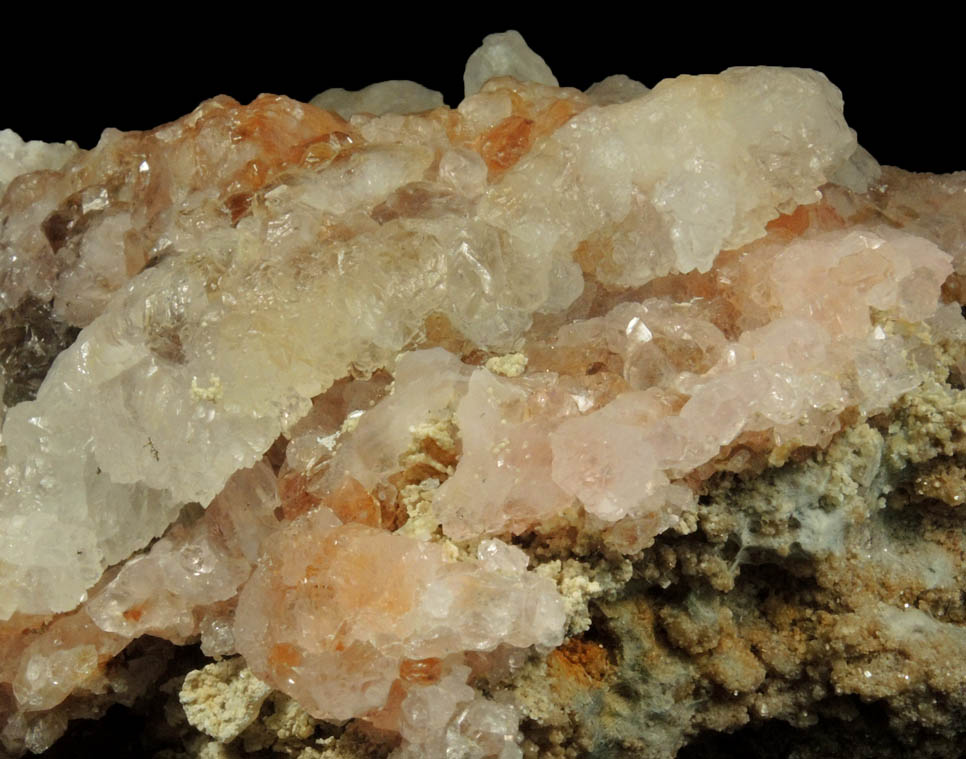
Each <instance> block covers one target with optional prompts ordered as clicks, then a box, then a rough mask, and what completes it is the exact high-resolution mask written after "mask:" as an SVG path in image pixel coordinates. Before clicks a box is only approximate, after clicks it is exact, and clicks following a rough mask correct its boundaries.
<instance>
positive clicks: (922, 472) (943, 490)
mask: <svg viewBox="0 0 966 759" xmlns="http://www.w3.org/2000/svg"><path fill="white" fill-rule="evenodd" d="M914 488H915V494H916V495H917V496H921V497H923V498H933V499H936V500H939V501H942V502H943V503H944V504H946V505H947V506H952V507H957V506H962V505H963V503H966V466H963V465H962V464H961V463H959V462H958V461H957V459H950V458H943V459H937V460H935V461H931V462H929V463H928V464H927V465H925V466H922V467H920V468H919V472H918V473H917V474H916V478H915V483H914Z"/></svg>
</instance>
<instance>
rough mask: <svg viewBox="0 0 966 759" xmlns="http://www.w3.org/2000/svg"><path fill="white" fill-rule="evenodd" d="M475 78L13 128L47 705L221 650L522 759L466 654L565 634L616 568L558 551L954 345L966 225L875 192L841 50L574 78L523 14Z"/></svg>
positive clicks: (901, 384)
mask: <svg viewBox="0 0 966 759" xmlns="http://www.w3.org/2000/svg"><path fill="white" fill-rule="evenodd" d="M508 75H509V76H508ZM512 77H516V78H512ZM465 81H466V88H467V98H466V99H465V100H464V101H463V102H462V103H461V104H460V105H459V106H458V107H457V108H454V109H448V108H446V107H445V106H443V105H442V100H441V97H439V96H438V93H432V92H431V91H428V90H426V89H425V88H421V87H419V86H418V85H415V84H414V83H411V82H393V83H383V84H382V85H374V86H373V87H371V88H367V89H366V90H364V91H361V92H359V93H347V92H345V91H344V90H342V91H334V90H330V91H327V92H325V93H322V95H320V96H319V97H318V98H316V99H315V100H314V101H313V104H309V105H306V104H301V103H297V102H295V101H292V100H289V99H288V98H284V97H276V96H269V95H263V96H260V97H259V98H258V99H257V100H255V101H254V102H253V103H251V104H250V105H247V106H243V105H240V104H238V103H237V102H235V101H233V100H231V99H230V98H226V97H219V98H216V99H214V100H210V101H207V102H205V103H203V104H202V105H200V106H199V107H198V109H196V110H195V111H194V112H193V113H192V114H189V115H188V116H186V117H184V118H183V119H180V120H178V121H176V122H173V123H171V124H168V125H165V126H162V127H159V128H158V129H155V130H153V131H150V132H144V133H131V134H122V133H120V132H115V131H110V130H109V131H108V132H106V133H105V136H104V138H103V140H102V141H101V143H100V144H99V145H98V146H97V147H96V148H95V149H94V150H92V151H77V150H76V147H71V146H45V145H37V144H34V143H27V144H24V143H22V141H20V140H19V138H18V137H16V135H13V134H12V133H8V132H0V189H2V188H3V187H5V188H6V194H5V195H3V196H2V202H0V204H2V209H0V210H2V212H3V218H4V219H6V220H7V221H5V222H4V225H3V226H0V282H2V283H3V285H4V286H3V288H2V290H0V308H2V309H3V314H2V315H0V318H8V321H10V323H11V324H14V326H15V327H17V328H20V327H21V326H22V325H23V324H27V323H28V317H29V315H30V314H31V313H34V311H36V310H37V309H36V308H34V309H33V310H31V308H33V305H32V304H42V307H41V306H37V308H41V310H42V311H43V319H48V318H49V320H50V321H51V322H52V324H53V325H54V327H52V328H51V330H50V336H48V337H45V338H43V340H41V341H40V342H41V343H42V344H40V345H39V347H38V346H37V345H35V346H33V347H34V348H36V350H35V351H34V353H32V354H30V355H31V356H34V355H36V356H39V357H40V358H37V359H36V360H35V361H34V363H35V364H38V365H39V364H43V365H44V366H43V367H42V369H41V370H40V372H39V373H40V374H43V373H44V370H45V369H46V364H47V363H50V362H51V361H52V363H50V366H49V371H47V372H46V379H45V380H44V382H43V384H42V385H41V386H40V387H39V390H37V389H36V388H35V387H34V386H33V385H30V384H29V382H28V378H29V377H33V375H32V374H30V372H28V371H27V370H28V369H30V368H31V367H30V366H29V365H28V364H29V362H27V361H26V360H19V358H18V360H19V363H17V361H15V360H14V358H11V357H20V358H22V357H23V356H25V355H26V354H25V353H24V352H23V351H24V350H25V348H24V346H25V345H27V342H26V338H24V339H23V340H21V339H20V338H16V340H15V339H14V338H11V341H12V342H11V346H12V347H11V348H9V349H7V348H4V345H5V344H4V345H0V349H4V350H6V351H7V352H6V353H5V354H3V356H5V358H4V360H3V362H2V363H0V365H2V366H3V367H4V375H3V379H4V382H5V383H6V384H7V388H5V390H6V391H9V392H5V395H4V397H9V398H13V397H17V398H18V399H19V398H20V397H21V396H22V397H29V396H30V395H32V394H33V392H34V391H36V397H35V398H32V399H29V400H24V401H23V402H21V403H17V404H16V405H13V406H11V407H10V408H6V407H3V409H4V410H5V421H4V424H3V428H2V444H3V449H2V451H0V455H2V457H3V458H2V465H3V468H2V474H0V498H2V501H0V504H2V505H0V535H2V536H3V538H2V541H0V618H2V619H6V620H9V621H8V622H5V623H3V625H6V627H2V626H0V653H2V654H3V656H4V658H5V660H6V661H7V662H9V663H7V664H5V665H3V666H2V667H0V681H2V682H6V683H12V690H13V697H14V699H15V701H16V705H17V709H20V710H33V711H37V710H44V709H50V708H52V707H54V706H56V705H57V704H58V703H60V702H61V701H63V699H64V698H66V696H67V695H69V694H70V693H71V692H72V691H74V690H75V689H77V688H85V689H87V690H91V691H92V692H93V691H95V690H96V689H98V688H102V689H103V678H104V665H105V664H106V662H108V661H109V660H110V659H111V658H112V657H113V656H115V655H116V654H117V653H118V652H119V651H120V650H121V649H123V647H124V646H125V645H126V644H127V643H128V642H129V641H130V640H132V639H135V638H137V637H139V636H141V635H154V636H158V637H163V638H166V639H168V640H171V641H173V642H176V643H179V644H182V643H185V642H189V641H193V640H196V639H200V641H201V645H202V650H203V651H204V652H205V653H207V654H209V655H218V656H221V655H230V654H235V653H240V654H241V655H243V657H244V659H245V661H246V662H247V666H248V667H249V668H250V670H251V672H252V673H254V675H255V676H257V677H258V678H260V679H262V680H264V681H265V682H266V683H268V684H269V685H271V686H272V687H274V688H277V689H280V690H282V691H284V692H286V693H288V694H289V695H291V696H294V697H295V698H296V699H297V701H298V702H299V703H300V704H301V705H302V707H303V708H304V709H305V710H307V711H308V712H309V713H310V714H311V715H313V716H315V717H317V718H320V719H328V720H334V721H342V720H349V719H356V718H358V719H365V720H368V721H369V722H371V723H372V724H373V725H376V726H377V727H381V728H383V729H388V730H391V731H395V732H397V733H399V734H400V735H401V736H402V741H403V742H402V745H401V747H400V748H399V749H398V753H397V754H396V756H399V757H406V756H413V757H415V756H440V757H443V756H451V755H457V754H458V755H460V756H478V757H480V758H481V759H482V757H489V756H499V757H504V758H508V757H511V756H520V755H521V754H520V748H519V746H518V745H517V736H518V724H519V720H520V716H521V715H520V711H519V709H518V707H517V706H516V705H514V704H513V703H510V702H507V703H501V702H497V701H495V700H494V699H492V698H489V697H487V696H484V695H483V694H482V693H481V692H480V691H479V690H475V689H474V688H472V687H470V686H469V685H468V682H474V681H475V679H476V678H479V677H480V676H481V672H482V671H483V670H486V669H487V668H491V669H492V670H494V671H496V670H500V671H504V670H505V671H506V672H510V671H512V670H513V669H514V668H518V667H519V661H518V659H519V657H520V655H521V652H525V651H528V650H532V649H536V650H541V651H546V650H549V649H551V648H553V647H555V646H558V645H560V644H561V642H562V641H563V640H564V637H565V635H566V634H567V633H568V631H574V630H578V629H580V625H581V623H580V622H579V621H576V620H577V618H578V617H579V615H580V614H583V615H585V616H586V594H587V593H590V591H589V590H586V588H588V587H591V586H592V583H591V582H590V581H586V582H585V583H584V586H583V587H584V590H580V591H579V592H578V590H575V588H576V587H577V585H576V584H575V583H573V582H571V583H570V585H569V586H566V584H565V582H564V581H563V580H560V578H561V577H563V575H562V574H560V560H559V558H558V559H554V560H555V561H556V562H557V563H556V565H553V561H551V560H549V559H548V556H547V555H541V554H539V553H538V552H537V551H535V550H534V551H531V552H530V553H529V554H528V553H527V552H526V551H525V550H524V549H528V548H529V546H530V545H531V544H536V543H538V542H540V541H543V542H544V543H546V545H549V546H552V547H553V550H554V551H558V552H559V554H560V555H561V556H564V557H566V556H568V555H569V552H579V551H584V552H585V553H586V552H589V551H591V550H593V551H597V552H599V553H600V554H601V555H606V556H608V557H610V559H612V560H613V561H618V560H621V561H622V560H623V557H633V556H638V555H639V554H640V552H641V551H642V550H643V549H645V548H647V547H648V546H649V545H650V544H651V543H652V542H653V540H654V538H655V536H657V535H659V534H660V533H661V532H663V531H665V530H667V529H669V528H671V527H675V526H676V527H681V526H682V525H683V524H684V523H685V521H686V519H687V518H688V515H691V516H692V517H693V512H694V509H695V505H696V499H697V495H698V493H699V491H700V489H701V487H702V483H704V482H705V481H707V480H708V478H709V477H711V475H712V474H714V473H715V472H720V471H738V472H740V471H743V470H745V469H747V468H749V467H751V465H752V463H754V462H755V461H758V462H760V461H767V462H770V463H773V464H776V463H777V464H780V463H783V462H784V461H785V460H786V459H787V458H788V456H789V454H790V453H791V452H793V451H795V450H796V449H802V448H806V447H823V446H826V445H828V443H829V441H830V440H831V439H832V437H833V436H834V435H835V434H836V433H837V432H838V431H839V430H841V429H842V426H843V424H844V423H847V420H849V419H852V420H854V419H859V418H865V417H867V416H869V415H871V414H874V413H877V412H881V411H884V410H885V409H887V408H888V407H889V406H890V404H892V403H893V402H895V401H896V399H898V398H899V397H900V396H901V395H902V394H903V393H906V392H908V391H910V390H913V389H914V388H916V387H917V386H918V385H919V384H920V383H922V382H923V377H925V376H926V375H928V373H929V372H930V371H932V370H933V369H934V367H933V365H932V364H930V363H929V362H930V361H932V360H933V359H930V358H929V356H931V355H932V354H931V353H930V352H929V350H928V349H929V347H930V346H932V345H933V344H934V343H935V341H936V340H939V339H940V338H941V336H946V337H948V336H949V335H961V334H962V331H963V324H962V322H963V320H962V317H961V316H959V315H958V314H957V313H955V308H952V307H951V306H943V307H940V296H941V292H942V288H943V286H944V283H945V285H946V286H947V289H948V287H949V282H950V275H951V274H952V273H953V271H954V264H955V268H956V270H957V271H960V272H961V270H962V269H963V260H964V258H963V254H962V251H963V249H966V247H964V246H963V245H961V244H960V242H961V241H959V238H958V237H956V233H955V232H950V231H949V225H948V224H943V223H941V222H935V223H930V222H929V221H928V220H926V219H924V218H923V215H922V214H919V213H912V212H910V211H909V208H910V207H911V206H909V205H902V204H900V203H894V204H893V205H890V202H891V201H890V200H889V199H888V198H885V199H883V198H882V197H877V196H876V194H875V191H873V192H871V193H870V192H867V191H868V184H869V182H870V180H872V179H873V178H874V177H875V176H877V175H878V172H879V167H878V166H877V165H876V164H875V162H874V161H873V160H872V159H871V158H870V157H868V155H867V154H864V153H863V152H862V151H861V149H859V148H858V146H857V143H856V139H855V135H854V133H853V132H852V130H850V129H849V128H848V126H847V125H846V123H845V121H844V119H843V117H842V100H841V96H840V93H839V92H838V90H836V89H835V88H834V87H833V86H832V85H831V84H830V83H829V82H828V81H827V80H826V79H825V78H824V77H823V76H822V75H820V74H817V73H815V72H812V71H806V70H798V69H775V68H739V69H730V70H728V71H726V72H724V73H722V74H720V75H718V76H704V77H680V78H678V79H674V80H668V81H665V82H661V83H660V84H658V85H657V86H656V87H655V88H654V89H653V90H648V89H647V88H646V87H644V86H643V85H641V84H639V83H637V82H634V81H632V80H630V79H627V78H626V77H611V78H609V79H607V80H605V81H604V82H602V83H600V84H598V85H595V86H594V87H592V88H591V89H590V90H588V91H587V92H586V93H582V92H579V91H576V90H572V89H566V88H560V87H558V86H557V81H556V79H554V78H553V75H552V74H551V73H550V71H549V69H548V68H547V66H546V64H545V63H544V62H543V60H542V59H540V58H539V56H536V55H535V54H534V53H533V52H532V51H530V50H529V49H528V48H526V46H525V44H524V43H523V41H522V38H521V37H520V36H519V35H518V34H516V33H508V34H507V35H494V36H493V37H491V38H488V39H487V41H486V43H485V44H484V46H483V48H481V49H480V50H479V51H477V53H475V54H474V56H473V57H472V58H471V59H470V63H469V65H468V67H467V73H466V79H465ZM325 109H328V110H325ZM413 111H418V112H419V113H413ZM33 172H35V173H33ZM908 181H910V182H912V181H913V180H908ZM917 192H918V190H917ZM924 192H925V191H924ZM947 195H948V193H947ZM936 203H938V201H935V202H934V203H933V205H935V204H936ZM893 206H895V207H893ZM874 209H881V210H874ZM903 214H905V216H903ZM930 218H931V217H930ZM900 227H906V228H905V229H901V228H900ZM960 231H961V230H960ZM937 240H939V241H941V242H943V243H944V245H945V246H946V248H947V249H948V250H949V252H951V253H954V254H955V255H956V258H955V260H954V259H953V257H952V256H950V255H949V254H948V253H947V252H944V251H943V250H941V249H940V248H939V247H937V246H936V244H935V242H936V241H937ZM44 309H46V310H44ZM937 309H938V311H937ZM38 313H39V312H38ZM29 318H34V320H35V321H36V320H38V319H40V318H41V317H39V316H36V314H34V316H33V317H29ZM18 320H19V321H18ZM77 330H80V331H79V334H77V336H76V340H74V342H73V343H72V344H70V345H69V347H66V348H64V349H63V350H61V348H63V346H64V345H66V344H68V343H70V341H71V339H72V338H73V336H74V335H75V334H76V333H77ZM28 331H29V330H26V328H24V334H26V332H28ZM11 334H14V336H15V337H16V335H17V334H19V333H15V332H11ZM4 339H6V338H4ZM943 339H946V338H943ZM960 339H961V338H960ZM17 340H20V342H17ZM51 346H55V347H51ZM17 351H19V353H17ZM58 353H59V355H57V357H56V359H55V360H54V359H52V358H51V357H52V356H53V355H55V354H58ZM10 367H18V368H17V371H14V370H13V369H11V368H10ZM34 369H36V367H34ZM37 373H38V372H37V371H34V374H37ZM31 381H32V380H31ZM35 384H36V383H35ZM10 388H14V390H16V393H13V392H12V391H11V390H10ZM17 394H20V395H17ZM199 505H200V506H199ZM200 507H206V509H207V510H204V511H203V510H202V509H201V508H200ZM682 529H683V528H682ZM162 534H163V535H164V537H161V538H160V539H159V540H157V541H155V542H154V543H153V544H151V541H152V540H154V539H155V538H158V537H159V536H161V535H162ZM149 544H150V547H148V546H149ZM588 545H590V546H593V548H592V549H588V548H587V546H588ZM142 549H144V550H143V552H141V553H138V552H139V551H142ZM549 550H550V549H546V550H545V554H546V551H549ZM551 555H552V551H551ZM112 565H116V566H113V568H111V569H108V567H112ZM554 566H556V569H554ZM555 571H556V572H557V576H556V577H557V579H558V580H559V582H555V581H554V579H553V578H554V577H555V575H554V572H555ZM625 581H626V578H625ZM568 582H569V581H568ZM566 587H569V588H570V590H569V591H567V590H566ZM596 587H598V589H599V587H600V586H599V585H598V586H596ZM581 594H583V595H581ZM575 599H576V600H575ZM581 604H582V605H583V610H582V611H581V610H580V608H579V607H580V606H581ZM54 614H61V616H59V617H57V618H56V619H55V620H54V621H53V622H52V623H51V624H50V625H49V626H48V627H46V628H44V629H43V631H42V632H41V629H40V628H41V626H42V625H43V624H45V623H46V621H48V620H49V619H50V618H51V615H54ZM27 615H37V616H36V617H30V616H27ZM487 657H489V658H487ZM483 661H485V662H486V666H483V665H481V664H480V662H483ZM260 693H261V692H260ZM264 697H265V694H264V693H261V695H260V698H262V699H264ZM258 703H259V704H260V703H261V701H259V702H258ZM250 711H251V714H252V716H251V717H250V719H254V718H255V715H257V713H258V709H257V708H254V709H252V710H250ZM18 713H19V712H18ZM246 713H247V712H246ZM11 740H12V739H11ZM420 752H422V753H420Z"/></svg>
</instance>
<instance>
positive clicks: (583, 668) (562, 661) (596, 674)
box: [547, 637, 613, 695]
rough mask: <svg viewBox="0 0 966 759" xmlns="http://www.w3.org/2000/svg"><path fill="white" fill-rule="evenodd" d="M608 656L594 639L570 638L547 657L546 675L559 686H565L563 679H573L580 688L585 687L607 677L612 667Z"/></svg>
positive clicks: (605, 650)
mask: <svg viewBox="0 0 966 759" xmlns="http://www.w3.org/2000/svg"><path fill="white" fill-rule="evenodd" d="M610 656H611V654H610V653H609V652H608V651H607V649H606V648H604V646H602V645H601V644H600V643H597V642H596V641H588V640H584V639H583V638H581V637H574V638H570V639H568V640H566V641H564V644H563V645H562V646H560V648H557V649H555V650H554V651H553V652H552V653H551V654H550V656H549V657H548V659H547V676H548V677H550V678H552V679H554V680H556V681H558V683H559V687H560V688H564V687H565V686H564V685H563V683H564V682H565V681H574V682H576V683H577V684H578V685H579V686H580V687H581V688H587V687H590V686H593V685H596V684H599V683H601V682H603V681H604V680H606V679H607V676H608V675H609V673H610V672H611V670H612V669H613V662H611V660H610ZM561 695H562V694H561Z"/></svg>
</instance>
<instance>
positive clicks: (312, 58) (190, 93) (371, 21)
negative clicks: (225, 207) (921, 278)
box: [0, 4, 966, 172]
mask: <svg viewBox="0 0 966 759" xmlns="http://www.w3.org/2000/svg"><path fill="white" fill-rule="evenodd" d="M606 5H607V6H609V4H606ZM216 8H217V17H211V16H208V17H205V18H204V19H202V18H201V17H200V16H199V14H198V13H196V12H195V11H193V10H191V11H188V10H180V11H174V10H167V9H166V7H164V8H162V7H160V6H156V7H155V8H154V10H155V13H154V14H153V15H152V16H150V17H145V19H144V20H129V19H128V18H127V17H118V19H119V21H120V25H119V26H116V27H114V26H111V25H110V24H109V23H107V22H106V21H104V22H103V23H102V21H101V20H100V19H97V18H92V17H89V16H87V17H81V16H78V17H76V18H71V17H70V16H69V14H68V15H67V16H64V15H63V14H61V15H60V16H59V17H58V20H57V24H56V28H50V27H49V26H44V24H43V23H41V22H40V21H39V20H38V19H36V18H34V19H31V20H29V21H26V20H25V21H23V22H12V23H10V25H9V28H8V30H7V32H8V34H9V39H13V40H16V39H21V41H22V43H23V44H25V45H27V47H25V48H24V49H25V50H29V54H26V55H20V54H19V52H14V53H13V54H11V51H12V50H17V49H16V48H15V47H8V48H7V54H6V57H7V62H6V68H7V70H6V72H5V73H4V74H3V82H4V84H3V90H4V92H3V97H2V99H0V128H4V127H9V128H13V129H14V130H15V131H17V132H18V133H19V134H20V135H21V136H22V137H24V138H25V139H42V140H47V141H60V140H66V139H73V140H75V141H77V142H78V143H79V144H80V145H81V147H92V146H93V145H94V144H95V142H96V141H97V138H98V135H99V134H100V132H101V130H102V129H103V128H104V127H107V126H113V127H117V128H120V129H147V128H151V127H154V126H157V125H158V124H161V123H164V122H166V121H171V120H173V119H175V118H178V117H179V116H181V115H183V114H185V113H187V112H189V111H190V110H191V109H193V108H194V107H195V106H196V105H197V104H198V103H199V102H201V101H202V100H203V99H205V98H207V97H210V96H212V95H215V94H218V93H225V94H228V95H231V96H233V97H235V98H237V99H239V100H241V101H243V102H247V101H249V100H251V99H252V98H253V97H255V96H256V95H257V94H259V93H260V92H273V93H277V94H285V95H290V96H292V97H295V98H297V99H303V100H307V99H309V98H311V97H312V96H313V95H315V94H316V93H318V92H320V91H321V90H323V89H325V88H327V87H346V88H347V89H357V88H359V87H363V86H365V85H367V84H371V83H372V82H375V81H381V80H384V79H413V80H415V81H418V82H420V83H421V84H424V85H426V86H428V87H431V88H433V89H438V90H441V91H442V92H443V94H444V96H445V98H446V101H447V103H448V104H450V105H455V104H456V103H458V102H459V100H460V98H461V97H462V73H463V66H464V64H465V61H466V58H467V56H468V55H469V54H470V53H471V52H472V51H473V50H474V49H475V48H476V47H477V46H478V45H479V43H480V41H481V39H482V37H483V36H484V35H485V34H487V33H490V32H495V31H505V30H506V29H508V28H517V29H519V30H520V31H521V32H522V33H523V34H524V36H525V37H526V39H527V41H528V43H529V44H530V46H531V47H532V48H533V49H534V50H535V51H537V52H538V53H540V54H541V55H542V56H543V57H544V58H545V59H546V60H547V62H548V63H549V65H550V67H551V69H552V70H553V72H554V74H555V75H556V76H557V78H558V79H559V80H560V82H561V84H563V85H570V86H576V87H580V88H581V89H583V88H586V87H587V86H589V85H590V84H592V83H593V82H595V81H598V80H600V79H602V78H603V77H605V76H607V75H609V74H616V73H624V74H627V75H629V76H631V77H633V78H635V79H638V80H640V81H642V82H644V83H645V84H647V85H649V86H653V85H654V84H655V83H656V82H657V81H659V80H660V79H662V78H665V77H668V76H675V75H677V74H681V73H691V74H700V73H716V72H718V71H721V70H722V69H724V68H727V67H728V66H735V65H757V64H767V65H780V66H803V67H809V68H815V69H818V70H820V71H822V72H824V73H825V74H826V75H827V76H828V77H829V79H831V80H832V81H833V82H834V83H835V84H836V85H837V86H838V87H839V88H840V89H841V90H842V91H843V93H844V96H845V104H846V118H847V120H848V121H849V124H850V125H851V126H852V127H853V128H855V129H856V130H857V131H858V134H859V140H860V142H861V143H862V144H863V145H864V146H865V147H866V148H867V149H868V150H869V151H870V152H871V153H872V154H873V155H874V156H876V158H878V159H879V161H880V162H882V163H886V164H892V165H897V166H901V167H902V168H905V169H909V170H915V171H935V172H944V171H955V170H961V169H966V144H964V140H963V135H964V133H966V130H964V127H963V117H962V116H961V114H960V109H961V104H962V100H963V94H962V89H963V88H962V79H963V76H962V75H963V73H964V72H966V65H964V63H963V62H962V59H963V55H962V49H963V47H964V44H963V42H962V41H958V40H954V39H949V40H944V39H943V30H944V28H945V27H946V26H947V25H948V26H950V27H952V26H953V24H952V22H951V21H950V20H949V19H946V20H944V19H942V18H933V17H930V18H928V19H921V18H919V16H917V14H916V12H915V9H912V11H910V10H909V8H906V10H905V11H904V12H903V14H902V18H896V19H892V18H885V19H883V18H882V17H881V16H879V17H877V20H871V19H868V18H866V19H858V20H856V19H852V18H845V17H843V16H840V15H839V11H840V10H841V9H839V8H836V7H835V6H828V5H826V6H822V7H818V6H797V7H792V6H782V7H781V8H775V9H774V10H773V11H771V12H770V15H766V16H758V17H755V18H754V19H752V17H750V16H749V17H748V18H747V19H746V18H742V17H740V16H737V15H735V13H734V12H733V11H732V10H728V11H727V12H726V13H721V14H719V15H717V16H714V17H711V16H708V15H705V13H704V12H703V11H701V10H700V9H697V8H695V7H694V6H689V7H688V8H684V9H682V10H681V11H680V12H675V11H674V10H673V9H672V10H671V11H668V10H666V9H665V10H664V11H662V14H659V15H653V14H651V12H650V10H649V9H648V7H646V6H640V10H641V13H643V15H642V16H640V17H638V16H637V15H634V16H633V17H630V16H623V15H617V14H616V13H614V12H611V11H608V10H607V7H606V6H605V4H601V7H600V8H599V9H594V8H593V7H591V6H587V5H581V6H574V8H575V9H574V10H562V9H561V10H559V13H560V14H562V15H558V16H556V17H555V18H554V19H553V20H550V19H534V18H524V17H521V16H519V15H512V14H509V13H505V12H504V13H503V14H502V15H492V9H487V8H485V7H483V6H467V5H463V6H451V7H450V8H449V11H448V12H449V13H455V14H457V18H450V17H448V16H447V17H444V16H442V15H436V12H434V11H430V10H428V9H425V8H422V7H419V6H410V9H411V10H412V14H411V15H399V14H397V15H395V16H394V17H392V18H387V17H386V16H385V15H383V14H382V12H380V11H379V10H377V9H376V8H375V7H373V6H367V5H362V4H358V5H356V6H351V7H350V6H346V5H343V6H340V7H339V9H337V10H333V8H331V7H326V6H324V5H316V6H312V7H310V8H307V9H305V10H297V9H295V8H294V7H293V6H291V5H289V4H284V5H282V4H279V5H278V7H277V8H273V7H271V6H270V5H268V4H262V5H259V6H255V10H242V8H241V7H237V8H234V7H231V6H228V5H224V6H217V7H216ZM440 13H442V11H441V12H440ZM605 14H608V15H605ZM923 21H924V22H925V23H917V22H923ZM366 25H374V29H368V30H367V29H365V27H366ZM953 31H955V30H953ZM45 67H46V68H45Z"/></svg>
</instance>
